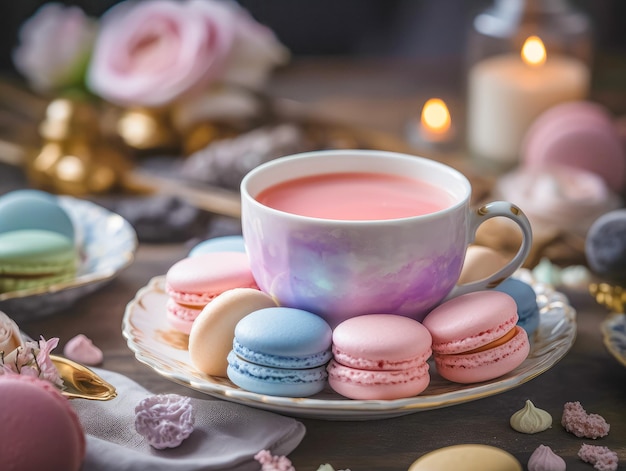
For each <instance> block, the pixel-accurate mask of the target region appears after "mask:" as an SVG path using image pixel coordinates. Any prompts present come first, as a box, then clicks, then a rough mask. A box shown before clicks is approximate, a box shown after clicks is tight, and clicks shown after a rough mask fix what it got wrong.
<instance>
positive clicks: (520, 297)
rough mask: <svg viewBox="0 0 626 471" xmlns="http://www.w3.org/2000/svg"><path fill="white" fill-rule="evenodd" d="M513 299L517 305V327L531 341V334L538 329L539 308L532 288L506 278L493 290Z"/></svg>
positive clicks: (522, 282)
mask: <svg viewBox="0 0 626 471" xmlns="http://www.w3.org/2000/svg"><path fill="white" fill-rule="evenodd" d="M494 289H495V290H496V291H501V292H503V293H506V294H508V295H509V296H511V297H512V298H513V300H514V301H515V304H517V315H518V320H517V325H519V326H520V327H521V328H522V329H524V330H525V331H526V333H527V334H528V338H529V339H530V340H531V341H532V338H533V334H534V333H535V331H536V330H537V327H539V306H538V305H537V295H536V294H535V290H533V288H532V286H530V285H529V284H528V283H526V282H524V281H522V280H518V279H517V278H508V279H506V280H504V281H503V282H502V283H500V284H499V285H498V286H496V287H495V288H494Z"/></svg>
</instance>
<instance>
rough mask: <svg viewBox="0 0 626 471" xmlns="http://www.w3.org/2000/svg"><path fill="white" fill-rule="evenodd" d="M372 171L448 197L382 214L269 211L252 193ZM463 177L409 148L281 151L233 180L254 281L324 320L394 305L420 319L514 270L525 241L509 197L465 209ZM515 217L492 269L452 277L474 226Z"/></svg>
mask: <svg viewBox="0 0 626 471" xmlns="http://www.w3.org/2000/svg"><path fill="white" fill-rule="evenodd" d="M345 172H373V173H379V172H380V173H386V174H393V175H401V176H405V177H406V176H408V177H414V178H416V179H421V180H423V181H427V182H429V183H430V184H432V185H435V186H437V187H440V188H443V189H445V190H446V191H447V192H448V193H450V194H451V195H452V198H453V203H452V205H451V206H448V207H446V208H445V209H442V210H440V211H436V212H434V213H430V214H426V215H422V216H414V217H407V218H401V219H386V220H367V221H353V220H346V221H343V220H332V219H321V218H314V217H307V216H302V215H297V214H292V213H288V212H284V211H280V210H276V209H273V208H270V207H268V206H265V205H263V204H261V203H259V201H257V200H256V199H255V197H256V196H257V195H259V193H260V192H261V191H263V190H265V189H267V188H268V187H271V186H273V185H276V184H278V183H282V182H285V181H287V180H291V179H295V178H300V177H307V176H311V175H318V174H326V173H345ZM470 197H471V185H470V182H469V181H468V179H467V178H466V177H465V176H464V175H463V174H461V173H460V172H458V171H457V170H455V169H453V168H451V167H449V166H447V165H444V164H441V163H439V162H435V161H433V160H429V159H425V158H421V157H416V156H412V155H405V154H398V153H393V152H383V151H368V150H330V151H318V152H308V153H303V154H297V155H293V156H288V157H282V158H279V159H276V160H273V161H270V162H268V163H265V164H263V165H260V166H259V167H257V168H255V169H253V170H252V171H250V172H249V173H248V174H247V175H246V176H245V177H244V179H243V181H242V183H241V198H242V229H243V237H244V241H245V246H246V251H247V253H248V256H249V258H250V263H251V267H252V272H253V274H254V277H255V279H256V281H257V283H258V285H259V287H260V288H261V289H262V290H263V291H265V292H266V293H268V294H270V295H271V296H272V297H273V298H274V299H275V300H276V301H277V302H278V303H279V304H281V305H283V306H289V307H296V308H300V309H305V310H308V311H311V312H314V313H317V314H319V315H320V316H322V317H324V318H325V319H326V320H327V322H328V323H329V324H330V325H331V326H332V327H334V326H336V325H337V324H339V323H340V322H341V321H343V320H345V319H348V318H350V317H354V316H358V315H362V314H373V313H385V314H399V315H403V316H408V317H412V318H414V319H417V320H419V321H421V320H422V319H423V318H424V316H425V315H426V314H427V313H428V312H429V311H430V310H431V309H432V308H433V307H435V306H436V305H438V304H439V303H440V302H441V301H442V300H444V299H446V298H449V297H452V296H456V295H459V294H463V293H467V292H470V291H476V290H480V289H485V288H488V287H494V286H496V285H497V284H498V283H499V282H500V281H502V280H503V279H504V278H506V277H508V276H509V275H511V274H512V273H513V272H514V271H515V270H516V269H518V268H519V267H520V266H521V265H522V264H523V262H524V260H525V259H526V257H527V255H528V253H529V251H530V247H531V244H532V232H531V227H530V223H529V222H528V219H527V218H526V216H525V215H524V214H523V213H522V211H521V210H520V209H519V208H518V207H516V206H515V205H513V204H511V203H508V202H503V201H496V202H492V203H489V204H486V205H483V206H481V207H480V208H478V209H471V208H470ZM496 216H503V217H506V218H509V219H511V220H513V221H514V222H515V223H517V225H518V226H519V228H520V229H521V232H522V236H523V237H522V244H521V245H520V248H519V250H518V252H517V254H516V255H515V256H514V257H513V258H512V259H511V260H510V261H509V263H508V264H507V265H506V266H504V267H503V268H501V269H500V270H498V271H497V272H496V273H494V274H493V275H491V276H489V277H488V278H485V279H483V280H479V281H476V282H473V283H468V284H464V285H457V282H458V279H459V276H460V273H461V268H462V265H463V260H464V257H465V251H466V249H467V246H468V244H469V243H471V242H472V241H473V240H474V237H475V234H476V230H477V229H478V226H479V225H480V224H481V223H482V222H484V221H486V220H487V219H490V218H492V217H496Z"/></svg>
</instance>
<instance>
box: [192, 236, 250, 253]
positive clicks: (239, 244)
mask: <svg viewBox="0 0 626 471" xmlns="http://www.w3.org/2000/svg"><path fill="white" fill-rule="evenodd" d="M245 251H246V247H245V245H244V243H243V237H242V236H240V235H232V236H222V237H213V238H212V239H207V240H203V241H202V242H199V243H198V244H197V245H195V246H194V247H193V248H192V249H191V250H190V251H189V256H190V257H193V256H195V255H200V254H203V253H212V252H245Z"/></svg>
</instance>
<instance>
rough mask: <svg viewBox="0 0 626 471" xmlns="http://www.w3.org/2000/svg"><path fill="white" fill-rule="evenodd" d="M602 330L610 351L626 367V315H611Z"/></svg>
mask: <svg viewBox="0 0 626 471" xmlns="http://www.w3.org/2000/svg"><path fill="white" fill-rule="evenodd" d="M600 328H601V330H602V335H603V337H604V345H605V346H606V348H607V349H608V351H609V352H610V353H611V355H613V356H614V357H615V358H616V359H617V361H619V362H620V363H621V364H622V365H624V366H626V314H623V313H621V314H620V313H614V314H609V316H608V317H607V318H606V319H605V320H604V321H602V324H601V326H600Z"/></svg>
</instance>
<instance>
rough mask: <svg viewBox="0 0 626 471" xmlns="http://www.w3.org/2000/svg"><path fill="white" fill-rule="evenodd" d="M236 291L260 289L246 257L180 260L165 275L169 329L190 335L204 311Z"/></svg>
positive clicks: (232, 254) (203, 256)
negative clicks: (215, 301) (223, 294)
mask: <svg viewBox="0 0 626 471" xmlns="http://www.w3.org/2000/svg"><path fill="white" fill-rule="evenodd" d="M234 288H255V289H258V287H257V285H256V282H255V281H254V277H253V276H252V272H251V270H250V263H249V261H248V257H247V255H246V254H245V253H242V252H210V253H204V254H199V255H195V256H189V257H186V258H184V259H182V260H179V261H178V262H176V263H175V264H174V265H172V266H171V267H170V269H169V270H168V271H167V273H166V275H165V289H166V292H167V295H168V301H167V319H168V321H169V323H170V325H171V326H172V327H173V328H174V329H176V330H178V331H180V332H182V333H184V334H189V333H190V332H191V327H192V325H193V323H194V321H195V319H196V318H197V317H198V315H199V314H200V312H201V311H202V309H203V308H204V307H205V306H206V305H207V304H209V303H210V302H211V301H212V300H213V299H214V298H215V297H217V296H218V295H219V294H221V293H222V292H224V291H226V290H230V289H234Z"/></svg>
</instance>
